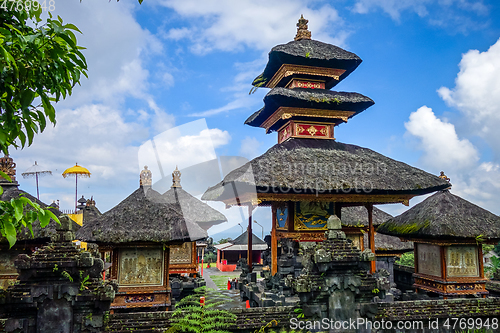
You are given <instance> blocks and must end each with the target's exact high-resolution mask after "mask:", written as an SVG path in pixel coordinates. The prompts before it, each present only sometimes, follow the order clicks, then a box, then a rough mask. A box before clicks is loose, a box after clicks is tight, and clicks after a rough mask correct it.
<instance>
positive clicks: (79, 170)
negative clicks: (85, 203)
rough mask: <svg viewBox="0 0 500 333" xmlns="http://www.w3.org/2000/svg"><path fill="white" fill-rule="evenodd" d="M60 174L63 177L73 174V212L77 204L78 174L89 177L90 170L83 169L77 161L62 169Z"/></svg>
mask: <svg viewBox="0 0 500 333" xmlns="http://www.w3.org/2000/svg"><path fill="white" fill-rule="evenodd" d="M62 176H63V177H64V178H66V177H68V176H75V179H76V181H75V187H76V189H75V212H76V206H77V205H78V201H77V200H78V176H80V177H84V178H90V171H89V170H87V169H85V168H84V167H82V166H79V165H78V163H76V165H75V166H74V167H71V168H69V169H66V170H64V172H63V173H62Z"/></svg>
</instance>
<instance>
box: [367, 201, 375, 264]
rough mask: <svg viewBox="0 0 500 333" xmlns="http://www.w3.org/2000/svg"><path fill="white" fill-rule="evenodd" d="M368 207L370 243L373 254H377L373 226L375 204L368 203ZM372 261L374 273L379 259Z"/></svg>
mask: <svg viewBox="0 0 500 333" xmlns="http://www.w3.org/2000/svg"><path fill="white" fill-rule="evenodd" d="M366 209H367V210H368V224H369V227H368V237H369V239H368V243H369V245H370V251H372V253H373V254H375V228H374V227H373V204H368V205H366ZM376 259H377V258H376V257H375V261H372V262H371V265H370V273H371V274H373V273H375V271H376V270H377V261H376Z"/></svg>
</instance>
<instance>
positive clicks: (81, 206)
mask: <svg viewBox="0 0 500 333" xmlns="http://www.w3.org/2000/svg"><path fill="white" fill-rule="evenodd" d="M77 202H78V205H77V206H76V209H77V211H76V213H74V214H67V215H68V216H69V217H70V218H71V219H72V220H73V221H75V222H76V223H78V224H79V225H83V223H84V221H88V220H89V219H93V218H95V217H97V216H99V215H101V214H102V213H101V212H100V211H99V209H98V208H97V207H96V205H95V200H94V197H91V198H90V199H85V197H84V196H83V195H82V197H81V198H80V199H78V201H77Z"/></svg>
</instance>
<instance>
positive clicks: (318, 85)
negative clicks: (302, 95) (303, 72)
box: [287, 79, 325, 89]
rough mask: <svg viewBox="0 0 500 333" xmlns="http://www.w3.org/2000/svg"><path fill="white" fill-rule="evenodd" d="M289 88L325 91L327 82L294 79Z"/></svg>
mask: <svg viewBox="0 0 500 333" xmlns="http://www.w3.org/2000/svg"><path fill="white" fill-rule="evenodd" d="M287 88H307V89H325V82H315V81H305V80H297V79H293V80H292V82H290V84H289V86H288V87H287Z"/></svg>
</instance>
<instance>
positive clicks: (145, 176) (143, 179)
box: [139, 165, 153, 186]
mask: <svg viewBox="0 0 500 333" xmlns="http://www.w3.org/2000/svg"><path fill="white" fill-rule="evenodd" d="M152 184H153V173H152V172H151V170H148V166H147V165H145V166H144V170H142V171H141V174H140V182H139V185H140V186H151V185H152Z"/></svg>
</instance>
